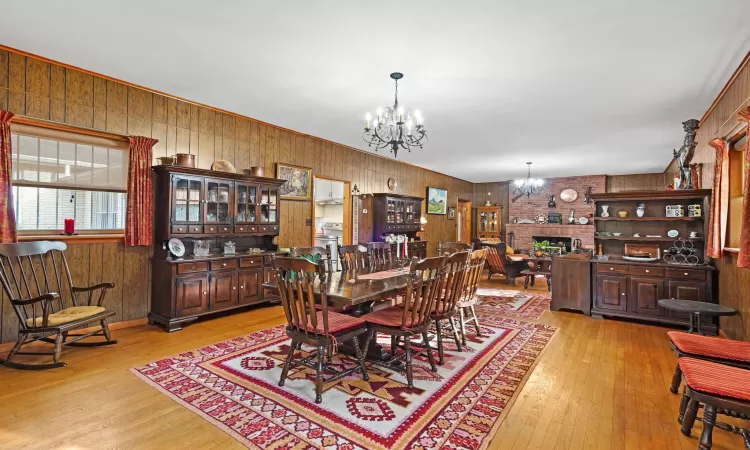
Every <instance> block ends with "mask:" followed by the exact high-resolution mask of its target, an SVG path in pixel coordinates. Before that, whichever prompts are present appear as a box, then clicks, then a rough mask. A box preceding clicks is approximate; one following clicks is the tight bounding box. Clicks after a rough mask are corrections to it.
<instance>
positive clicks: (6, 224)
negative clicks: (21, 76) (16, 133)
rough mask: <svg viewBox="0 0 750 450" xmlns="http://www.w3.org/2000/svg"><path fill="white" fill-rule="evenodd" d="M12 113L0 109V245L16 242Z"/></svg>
mask: <svg viewBox="0 0 750 450" xmlns="http://www.w3.org/2000/svg"><path fill="white" fill-rule="evenodd" d="M12 118H13V113H12V112H10V111H5V110H2V109H0V243H6V242H16V241H17V234H16V212H15V210H14V209H13V188H12V184H11V181H12V179H13V163H12V161H13V158H12V157H11V148H10V120H11V119H12Z"/></svg>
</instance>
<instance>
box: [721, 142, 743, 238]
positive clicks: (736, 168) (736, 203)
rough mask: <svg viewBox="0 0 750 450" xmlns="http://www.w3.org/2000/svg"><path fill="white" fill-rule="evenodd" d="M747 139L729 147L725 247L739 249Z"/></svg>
mask: <svg viewBox="0 0 750 450" xmlns="http://www.w3.org/2000/svg"><path fill="white" fill-rule="evenodd" d="M746 142H747V137H743V138H742V139H740V140H739V141H736V142H734V143H733V144H731V146H730V147H729V214H728V216H727V242H726V247H729V248H739V247H740V231H741V229H742V202H743V199H744V196H745V194H746V193H744V192H743V189H744V188H745V174H746V170H745V152H746V151H747V150H745V149H746V148H747V146H746V144H745V143H746Z"/></svg>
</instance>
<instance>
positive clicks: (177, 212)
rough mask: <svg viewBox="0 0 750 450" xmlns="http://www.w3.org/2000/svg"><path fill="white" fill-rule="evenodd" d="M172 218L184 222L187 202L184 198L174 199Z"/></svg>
mask: <svg viewBox="0 0 750 450" xmlns="http://www.w3.org/2000/svg"><path fill="white" fill-rule="evenodd" d="M174 220H176V221H178V222H185V221H186V220H187V202H186V201H184V200H176V201H175V208H174Z"/></svg>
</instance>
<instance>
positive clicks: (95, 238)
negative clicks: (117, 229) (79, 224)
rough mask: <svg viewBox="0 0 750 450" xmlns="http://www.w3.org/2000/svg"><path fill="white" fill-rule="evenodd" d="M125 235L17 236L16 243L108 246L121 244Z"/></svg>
mask: <svg viewBox="0 0 750 450" xmlns="http://www.w3.org/2000/svg"><path fill="white" fill-rule="evenodd" d="M123 239H125V234H122V233H119V234H114V233H110V234H77V235H75V236H67V235H61V234H26V235H20V236H18V242H31V241H62V242H65V243H66V244H109V243H113V242H114V243H117V242H122V241H123Z"/></svg>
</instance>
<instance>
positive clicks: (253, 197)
mask: <svg viewBox="0 0 750 450" xmlns="http://www.w3.org/2000/svg"><path fill="white" fill-rule="evenodd" d="M249 189H250V194H249V195H250V198H249V199H248V203H255V201H256V195H257V193H256V190H257V189H256V188H255V187H252V186H250V187H249Z"/></svg>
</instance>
